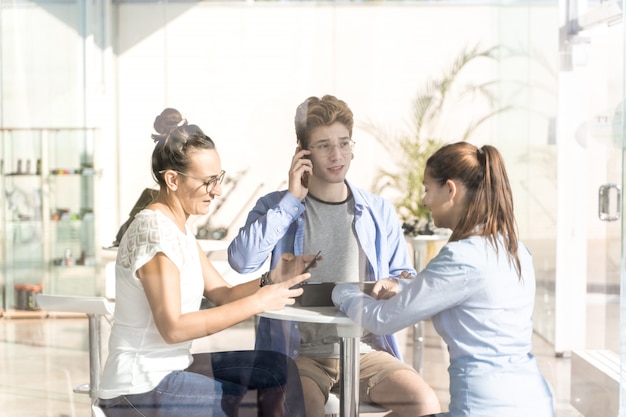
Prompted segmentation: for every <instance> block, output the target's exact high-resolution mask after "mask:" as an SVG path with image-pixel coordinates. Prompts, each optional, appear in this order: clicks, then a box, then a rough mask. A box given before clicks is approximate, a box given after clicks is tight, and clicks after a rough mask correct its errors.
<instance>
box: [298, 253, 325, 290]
mask: <svg viewBox="0 0 626 417" xmlns="http://www.w3.org/2000/svg"><path fill="white" fill-rule="evenodd" d="M321 253H322V251H319V252H317V254H316V255H315V257H314V258H313V259H311V260H310V261H309V262H307V264H306V265H304V269H303V270H302V272H301V273H302V274H306V273H307V272H309V269H311V268H312V267H313V265H315V263H316V262H319V261H321V260H322V257H321V256H320V255H321ZM308 283H309V282H308V281H302V282H300V283H298V284H296V285H294V286H293V287H291V289H292V290H293V289H295V288H300V287H302V286H303V285H306V284H308Z"/></svg>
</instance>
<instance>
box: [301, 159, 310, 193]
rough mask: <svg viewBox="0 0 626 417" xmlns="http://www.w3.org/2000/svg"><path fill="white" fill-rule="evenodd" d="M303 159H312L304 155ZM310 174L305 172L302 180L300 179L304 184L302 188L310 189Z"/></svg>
mask: <svg viewBox="0 0 626 417" xmlns="http://www.w3.org/2000/svg"><path fill="white" fill-rule="evenodd" d="M303 158H305V159H311V158H310V157H309V155H304V156H303ZM309 175H311V174H309V173H308V172H305V173H304V174H302V178H300V182H301V183H302V186H303V187H304V188H309Z"/></svg>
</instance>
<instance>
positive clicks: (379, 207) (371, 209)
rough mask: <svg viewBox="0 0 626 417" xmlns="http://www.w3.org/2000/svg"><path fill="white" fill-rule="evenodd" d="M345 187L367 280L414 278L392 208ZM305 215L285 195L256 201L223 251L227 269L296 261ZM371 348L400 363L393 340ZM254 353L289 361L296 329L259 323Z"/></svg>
mask: <svg viewBox="0 0 626 417" xmlns="http://www.w3.org/2000/svg"><path fill="white" fill-rule="evenodd" d="M346 184H347V185H348V187H350V191H351V192H352V195H353V197H354V205H355V210H354V228H355V231H356V235H357V239H358V240H359V243H360V244H361V247H362V248H363V251H364V252H365V255H366V257H367V260H368V268H369V272H368V275H369V276H370V277H369V278H370V279H375V280H377V279H382V278H389V277H398V276H400V274H401V273H402V272H403V271H407V272H408V273H409V274H412V275H415V273H416V272H415V269H414V268H413V266H412V262H411V260H410V256H409V253H408V250H407V243H406V240H405V238H404V234H403V232H402V228H401V226H400V221H399V219H398V216H397V214H396V211H395V209H394V207H393V205H391V203H389V202H388V201H387V200H385V199H383V198H381V197H380V196H377V195H374V194H372V193H369V192H367V191H364V190H362V189H359V188H357V187H354V186H352V185H351V184H350V183H349V182H348V181H346ZM305 210H306V206H305V204H304V202H302V201H299V200H298V199H297V198H296V197H294V196H293V195H292V194H291V193H289V192H287V191H286V190H283V191H276V192H273V193H270V194H267V195H265V196H264V197H261V198H260V199H259V200H258V201H257V203H256V205H255V206H254V208H253V209H252V211H250V213H249V214H248V218H247V219H246V223H245V225H244V226H243V227H242V228H241V229H240V230H239V234H238V235H237V236H236V237H235V239H234V240H233V241H232V242H231V244H230V245H229V247H228V262H229V263H230V266H231V267H232V268H233V269H234V270H235V271H237V272H239V273H250V272H254V271H256V270H258V269H259V268H260V267H261V266H262V265H263V264H264V263H265V261H266V259H267V257H268V256H270V255H271V267H272V268H274V267H275V266H276V263H277V262H278V260H279V259H280V256H281V255H282V254H283V253H293V254H295V255H302V254H303V248H304V211H305ZM376 344H377V349H380V350H384V351H387V352H389V353H391V354H393V355H395V356H396V357H398V358H400V359H401V355H400V351H399V349H398V344H397V341H396V338H395V336H393V335H384V336H378V337H377V338H376ZM256 348H257V349H269V350H275V351H278V352H282V353H284V354H287V355H289V356H291V357H292V358H295V357H296V356H298V355H299V353H300V332H299V330H298V323H296V322H289V321H280V320H272V319H266V318H261V319H260V320H259V324H258V327H257V339H256Z"/></svg>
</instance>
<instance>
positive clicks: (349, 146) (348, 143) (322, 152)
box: [309, 139, 354, 156]
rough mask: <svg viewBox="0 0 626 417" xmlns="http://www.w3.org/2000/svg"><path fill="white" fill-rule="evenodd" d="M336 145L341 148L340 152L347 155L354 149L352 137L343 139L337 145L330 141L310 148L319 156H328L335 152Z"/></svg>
mask: <svg viewBox="0 0 626 417" xmlns="http://www.w3.org/2000/svg"><path fill="white" fill-rule="evenodd" d="M335 146H336V147H337V148H339V152H341V153H342V154H344V155H347V154H349V153H351V152H352V151H353V150H354V141H353V140H352V139H341V140H340V141H339V143H338V144H336V145H335V144H332V143H330V142H322V143H320V144H319V145H315V146H309V150H310V151H311V152H313V153H315V154H317V155H319V156H328V155H330V154H331V153H333V150H334V149H335Z"/></svg>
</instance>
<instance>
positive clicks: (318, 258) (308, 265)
mask: <svg viewBox="0 0 626 417" xmlns="http://www.w3.org/2000/svg"><path fill="white" fill-rule="evenodd" d="M321 253H322V251H319V252H317V254H316V255H315V257H314V258H313V259H311V261H310V262H309V263H308V264H306V265H305V266H304V270H303V271H302V273H303V274H306V273H307V272H309V269H311V267H312V266H313V265H315V263H316V262H317V261H321V260H322V257H321V256H320V254H321Z"/></svg>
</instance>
